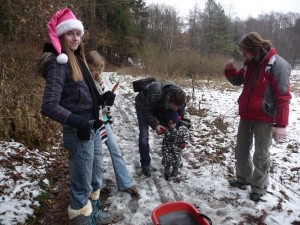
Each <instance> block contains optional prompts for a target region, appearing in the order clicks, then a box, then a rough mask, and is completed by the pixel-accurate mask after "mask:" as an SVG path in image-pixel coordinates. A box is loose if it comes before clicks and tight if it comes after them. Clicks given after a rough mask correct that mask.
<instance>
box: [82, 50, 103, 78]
mask: <svg viewBox="0 0 300 225" xmlns="http://www.w3.org/2000/svg"><path fill="white" fill-rule="evenodd" d="M86 62H87V64H88V67H89V69H90V70H92V69H99V72H100V73H99V76H98V77H96V79H97V80H100V75H101V73H102V72H103V71H104V67H105V59H104V58H103V57H102V56H101V55H100V54H99V53H98V52H97V51H94V50H93V51H89V52H88V53H87V54H86Z"/></svg>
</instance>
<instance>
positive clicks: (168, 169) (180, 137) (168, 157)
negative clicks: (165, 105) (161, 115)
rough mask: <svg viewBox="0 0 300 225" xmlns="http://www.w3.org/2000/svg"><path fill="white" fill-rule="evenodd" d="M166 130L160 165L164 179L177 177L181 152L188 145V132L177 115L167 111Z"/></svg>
mask: <svg viewBox="0 0 300 225" xmlns="http://www.w3.org/2000/svg"><path fill="white" fill-rule="evenodd" d="M165 120H166V123H167V124H168V125H167V126H166V127H167V130H166V131H165V136H164V139H163V143H162V155H163V158H162V164H163V166H164V168H165V179H166V180H169V178H170V177H176V176H177V175H178V169H179V166H180V164H181V151H182V150H183V149H184V148H185V145H186V144H187V143H188V139H189V131H188V129H187V127H185V126H183V125H182V124H181V123H180V121H179V119H178V113H177V112H175V111H173V110H168V111H167V113H166V115H165Z"/></svg>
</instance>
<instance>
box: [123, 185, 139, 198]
mask: <svg viewBox="0 0 300 225" xmlns="http://www.w3.org/2000/svg"><path fill="white" fill-rule="evenodd" d="M122 191H124V192H128V193H129V194H130V195H131V196H139V195H140V194H139V191H138V189H137V188H136V186H135V185H132V186H131V187H130V188H127V189H125V190H122Z"/></svg>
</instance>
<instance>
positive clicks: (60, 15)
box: [48, 8, 84, 64]
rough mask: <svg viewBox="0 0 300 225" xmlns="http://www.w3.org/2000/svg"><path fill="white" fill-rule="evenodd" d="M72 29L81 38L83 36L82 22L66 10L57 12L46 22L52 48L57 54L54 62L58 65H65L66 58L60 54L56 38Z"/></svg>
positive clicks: (59, 45)
mask: <svg viewBox="0 0 300 225" xmlns="http://www.w3.org/2000/svg"><path fill="white" fill-rule="evenodd" d="M73 29H76V30H79V31H80V35H81V37H82V36H83V34H84V28H83V25H82V22H81V21H80V20H78V19H77V18H76V17H75V15H74V14H73V12H72V11H71V10H70V9H68V8H64V9H62V10H59V11H57V12H56V13H55V14H54V16H53V17H52V18H51V20H50V21H49V22H48V32H49V37H50V40H51V43H52V45H53V47H54V48H55V50H56V51H57V53H58V56H57V58H56V60H57V62H58V63H60V64H65V63H67V62H68V56H67V55H66V54H64V53H62V49H61V44H60V41H59V39H58V37H59V36H61V35H63V34H64V33H66V32H68V31H70V30H73Z"/></svg>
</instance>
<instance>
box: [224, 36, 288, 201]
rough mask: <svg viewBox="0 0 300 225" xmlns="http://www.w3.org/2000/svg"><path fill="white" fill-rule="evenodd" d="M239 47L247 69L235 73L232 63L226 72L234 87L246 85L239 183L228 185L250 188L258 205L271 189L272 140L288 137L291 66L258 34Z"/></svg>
mask: <svg viewBox="0 0 300 225" xmlns="http://www.w3.org/2000/svg"><path fill="white" fill-rule="evenodd" d="M238 47H239V51H240V53H241V55H242V56H243V58H244V66H243V67H242V68H241V69H236V68H235V66H234V63H233V61H232V60H231V61H229V62H227V63H226V64H225V69H224V73H225V76H226V78H227V79H228V81H229V82H230V83H231V84H232V85H243V91H242V93H241V95H240V97H239V99H238V103H239V115H240V123H239V127H238V134H237V144H236V149H235V157H236V179H234V180H231V181H230V182H229V184H230V185H231V186H233V187H239V188H241V189H246V185H251V189H252V193H251V194H250V199H251V200H253V201H259V200H260V198H261V197H262V196H263V195H264V194H265V193H266V191H267V187H268V180H269V174H268V171H269V167H270V152H269V148H270V146H271V144H272V138H274V140H275V141H276V142H278V141H280V140H281V139H282V138H284V137H285V136H286V126H287V125H288V117H289V101H290V99H291V94H290V74H291V66H290V65H289V63H288V62H286V61H285V60H284V59H283V58H282V57H280V56H279V55H278V54H277V53H276V50H275V48H274V46H273V44H272V43H271V42H270V41H269V40H265V39H263V38H262V37H261V36H260V35H259V34H258V33H256V32H250V33H248V34H246V35H245V36H244V37H243V38H242V40H241V41H240V42H239V44H238ZM253 137H254V139H255V150H254V155H253V163H252V159H251V154H250V150H251V149H252V144H253ZM253 164H254V169H253Z"/></svg>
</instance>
